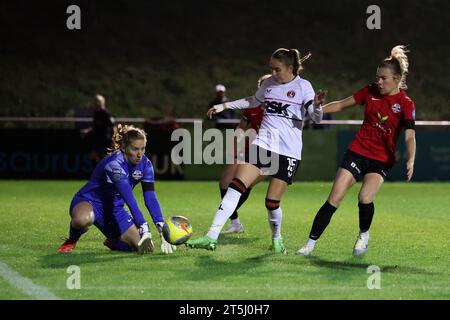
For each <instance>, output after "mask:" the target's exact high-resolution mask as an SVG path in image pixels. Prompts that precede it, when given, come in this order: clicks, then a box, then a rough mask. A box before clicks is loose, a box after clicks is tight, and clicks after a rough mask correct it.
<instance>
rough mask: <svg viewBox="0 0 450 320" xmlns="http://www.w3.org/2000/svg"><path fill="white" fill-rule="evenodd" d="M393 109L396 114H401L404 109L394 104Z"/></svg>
mask: <svg viewBox="0 0 450 320" xmlns="http://www.w3.org/2000/svg"><path fill="white" fill-rule="evenodd" d="M391 108H392V111H393V112H394V113H399V112H400V111H402V108H401V107H400V105H399V104H398V103H396V104H394V105H393V106H392V107H391Z"/></svg>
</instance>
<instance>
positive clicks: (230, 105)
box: [206, 96, 261, 119]
mask: <svg viewBox="0 0 450 320" xmlns="http://www.w3.org/2000/svg"><path fill="white" fill-rule="evenodd" d="M260 104H261V102H260V101H258V99H256V97H255V96H251V97H247V98H243V99H239V100H235V101H231V102H224V103H220V104H216V105H214V106H212V107H211V108H209V110H208V111H207V112H206V116H207V117H208V118H209V119H211V118H212V116H213V115H215V114H216V113H220V112H222V111H223V110H225V109H248V108H254V107H257V106H259V105H260Z"/></svg>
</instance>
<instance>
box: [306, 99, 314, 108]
mask: <svg viewBox="0 0 450 320" xmlns="http://www.w3.org/2000/svg"><path fill="white" fill-rule="evenodd" d="M312 103H313V100H309V101H308V102H307V103H305V105H304V108H305V109H308V107H309V106H310V105H311V104H312Z"/></svg>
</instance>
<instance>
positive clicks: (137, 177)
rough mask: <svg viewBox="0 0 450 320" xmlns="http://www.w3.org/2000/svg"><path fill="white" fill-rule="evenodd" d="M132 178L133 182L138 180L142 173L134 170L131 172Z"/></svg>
mask: <svg viewBox="0 0 450 320" xmlns="http://www.w3.org/2000/svg"><path fill="white" fill-rule="evenodd" d="M132 176H133V178H134V180H140V179H141V178H142V171H141V170H136V171H134V172H133V174H132Z"/></svg>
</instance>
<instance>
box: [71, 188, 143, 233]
mask: <svg viewBox="0 0 450 320" xmlns="http://www.w3.org/2000/svg"><path fill="white" fill-rule="evenodd" d="M80 202H88V203H89V204H90V205H91V206H92V208H93V209H94V225H95V226H96V227H97V228H98V229H99V230H100V231H101V232H102V233H103V234H104V235H105V236H106V238H108V239H119V238H120V236H121V235H122V234H124V233H125V232H126V231H127V230H128V229H129V228H130V227H131V226H132V225H134V219H133V217H132V216H131V214H129V213H128V212H127V211H126V210H125V208H124V207H123V206H122V207H114V206H112V205H108V204H104V203H98V202H94V201H91V200H89V199H86V198H85V197H82V196H78V195H75V196H74V197H73V199H72V202H71V203H70V209H69V215H72V210H73V208H74V207H75V206H76V205H77V204H78V203H80Z"/></svg>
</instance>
